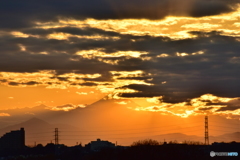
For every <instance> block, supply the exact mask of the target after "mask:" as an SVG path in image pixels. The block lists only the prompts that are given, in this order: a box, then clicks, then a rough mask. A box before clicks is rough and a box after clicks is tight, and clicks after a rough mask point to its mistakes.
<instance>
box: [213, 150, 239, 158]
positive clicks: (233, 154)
mask: <svg viewBox="0 0 240 160" xmlns="http://www.w3.org/2000/svg"><path fill="white" fill-rule="evenodd" d="M210 156H211V157H215V156H235V157H236V156H238V152H214V151H211V152H210Z"/></svg>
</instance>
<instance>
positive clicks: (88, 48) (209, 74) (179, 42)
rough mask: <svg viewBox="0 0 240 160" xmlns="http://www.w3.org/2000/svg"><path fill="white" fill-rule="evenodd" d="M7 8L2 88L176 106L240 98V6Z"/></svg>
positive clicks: (2, 27) (174, 2) (172, 1)
mask: <svg viewBox="0 0 240 160" xmlns="http://www.w3.org/2000/svg"><path fill="white" fill-rule="evenodd" d="M0 3H1V4H0V20H1V24H0V48H1V51H0V84H1V85H6V86H9V87H29V86H31V87H38V86H44V87H46V88H61V89H67V88H69V87H77V88H84V87H85V88H87V87H88V88H91V87H92V88H97V89H98V90H100V91H101V92H103V93H106V94H110V93H111V94H112V97H113V98H114V99H121V98H153V97H162V98H161V100H162V101H163V102H165V103H172V104H175V103H176V104H177V103H181V102H186V103H187V102H190V100H191V99H194V98H196V97H200V96H202V95H205V94H213V95H216V96H218V97H229V98H236V97H239V95H240V91H239V89H238V88H239V87H240V86H239V80H240V76H239V73H238V72H239V69H238V68H239V66H240V56H239V50H240V38H239V37H240V30H239V21H240V18H239V15H240V8H239V0H228V1H225V0H211V1H209V0H186V1H181V2H180V1H178V0H162V1H157V0H151V1H143V0H141V1H139V0H131V1H127V2H125V1H124V2H123V1H119V0H114V1H108V0H106V1H103V0H92V1H86V0H81V1H75V0H71V1H67V2H66V1H62V0H60V1H57V2H55V1H38V3H36V2H34V3H33V2H29V1H26V0H24V1H21V3H20V2H18V1H16V0H12V1H5V2H0ZM84 93H85V92H79V95H84ZM237 102H238V101H237ZM220 103H221V104H222V102H219V105H220ZM222 105H226V108H221V109H219V110H218V111H217V110H216V112H220V111H225V110H231V109H232V110H235V109H238V108H239V105H238V104H235V103H234V104H232V103H230V102H229V104H222ZM66 107H69V106H66ZM70 108H71V106H70ZM73 108H74V107H73ZM206 110H207V109H206Z"/></svg>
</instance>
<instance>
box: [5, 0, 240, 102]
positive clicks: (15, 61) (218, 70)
mask: <svg viewBox="0 0 240 160" xmlns="http://www.w3.org/2000/svg"><path fill="white" fill-rule="evenodd" d="M140 2H141V1H140ZM140 2H139V3H140ZM204 2H205V1H204ZM212 2H214V3H215V2H216V1H211V3H212ZM220 2H221V4H222V2H223V1H220ZM230 2H231V3H233V1H229V2H228V3H230ZM6 3H7V2H6ZM66 3H68V2H66ZM141 3H143V2H141ZM144 3H145V2H144ZM159 3H161V2H159ZM205 3H207V2H205ZM216 3H217V2H216ZM21 31H22V32H24V33H28V34H32V35H38V36H40V38H36V37H28V38H17V37H14V36H11V35H8V34H6V35H4V36H2V37H0V47H1V52H0V71H5V72H6V71H8V72H36V71H39V70H56V72H57V74H56V77H57V76H58V75H61V74H64V73H70V72H74V73H86V74H94V73H99V74H101V77H98V78H83V80H85V81H87V83H86V84H77V85H88V86H94V85H95V83H94V82H106V83H108V82H109V81H111V82H113V81H114V80H113V79H112V76H113V75H111V74H110V71H135V70H142V71H143V72H145V74H143V75H140V76H139V77H121V78H119V79H128V80H143V81H145V82H147V83H151V84H152V86H147V85H128V86H124V87H125V88H130V89H135V90H137V91H138V93H124V94H122V97H152V96H163V99H164V101H166V102H182V101H187V100H188V99H189V98H194V97H199V96H200V95H203V94H206V93H211V94H215V95H218V96H222V97H238V96H239V94H240V91H239V89H238V88H240V84H239V80H240V75H239V73H238V72H239V70H238V68H239V65H240V63H237V62H238V61H237V59H236V58H235V59H236V60H235V61H232V59H233V58H234V57H239V50H240V44H239V43H240V42H239V40H238V39H237V37H231V36H224V35H222V34H221V33H220V32H196V31H195V32H190V33H191V34H194V35H196V36H197V37H196V38H192V39H191V38H189V39H184V40H171V39H170V38H168V37H151V36H132V35H121V34H119V33H116V32H110V31H104V30H101V29H96V28H90V27H87V26H86V27H85V28H84V29H79V28H73V27H64V28H57V29H46V30H44V29H31V28H30V29H29V28H27V29H22V30H21ZM54 32H64V33H69V34H73V35H83V36H84V35H88V36H91V35H103V36H107V37H111V36H118V37H119V40H111V39H102V40H96V39H86V38H85V39H84V38H77V37H75V38H69V40H56V39H47V38H46V35H48V34H50V33H54ZM140 39H141V40H140ZM132 40H135V41H132ZM210 42H211V43H210ZM20 44H21V45H23V46H24V47H26V51H21V50H20V46H19V45H20ZM99 48H102V51H104V52H106V53H108V54H109V55H111V54H112V53H114V52H117V51H146V52H148V53H149V54H147V55H142V56H140V58H136V57H135V58H134V57H129V56H122V57H112V58H109V57H101V59H102V60H119V62H118V64H117V65H113V64H107V63H104V62H103V61H100V60H98V58H97V57H93V58H89V59H88V58H84V57H82V56H78V55H75V53H76V52H77V51H81V50H94V49H99ZM198 51H204V54H201V55H200V54H199V55H194V56H193V55H191V54H192V53H194V52H198ZM41 52H47V53H48V54H45V55H44V54H39V53H41ZM177 52H179V53H188V54H189V56H185V57H181V56H177V55H176V53H177ZM162 53H167V54H168V55H169V56H168V57H164V58H163V57H157V55H160V54H162ZM146 56H148V57H150V58H151V60H144V59H143V58H144V57H146ZM115 76H117V74H116V75H115ZM58 79H59V80H61V81H66V80H67V78H59V77H58ZM162 82H166V83H164V84H162ZM9 85H19V84H16V83H14V82H11V83H10V84H9Z"/></svg>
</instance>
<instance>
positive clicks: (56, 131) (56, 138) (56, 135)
mask: <svg viewBox="0 0 240 160" xmlns="http://www.w3.org/2000/svg"><path fill="white" fill-rule="evenodd" d="M54 133H55V134H54V137H55V145H58V128H55V131H54Z"/></svg>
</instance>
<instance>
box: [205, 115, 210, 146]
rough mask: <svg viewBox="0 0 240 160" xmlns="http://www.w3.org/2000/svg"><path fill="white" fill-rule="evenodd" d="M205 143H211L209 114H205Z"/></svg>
mask: <svg viewBox="0 0 240 160" xmlns="http://www.w3.org/2000/svg"><path fill="white" fill-rule="evenodd" d="M205 145H209V138H208V116H205Z"/></svg>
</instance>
